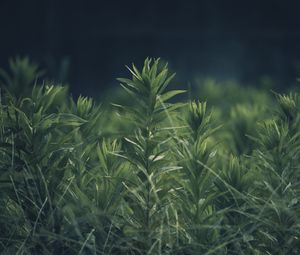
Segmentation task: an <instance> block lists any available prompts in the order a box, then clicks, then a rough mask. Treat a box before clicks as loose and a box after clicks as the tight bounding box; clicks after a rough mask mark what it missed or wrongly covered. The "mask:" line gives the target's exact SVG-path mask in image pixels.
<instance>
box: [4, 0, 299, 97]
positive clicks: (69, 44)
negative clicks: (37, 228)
mask: <svg viewBox="0 0 300 255" xmlns="http://www.w3.org/2000/svg"><path fill="white" fill-rule="evenodd" d="M299 13H300V1H296V0H294V1H293V0H286V1H282V0H281V1H279V0H264V1H262V0H251V1H230V0H227V1H217V0H209V1H208V0H207V1H202V0H194V1H192V0H190V1H189V0H186V1H180V0H172V1H169V0H165V1H164V0H160V1H156V0H152V1H141V0H140V1H137V0H135V1H121V0H120V1H117V0H107V1H101V0H99V1H79V0H73V1H61V0H60V1H59V0H27V1H24V0H9V1H6V0H1V1H0V35H1V36H0V66H1V67H2V68H3V67H4V68H6V67H7V65H8V59H9V58H11V57H15V56H28V57H29V58H30V59H31V60H33V61H34V62H36V63H38V64H39V65H40V66H41V67H42V68H43V69H45V70H47V75H48V76H49V77H51V78H52V79H54V80H55V81H58V82H63V83H65V82H67V83H68V84H70V90H71V92H72V93H73V95H79V94H82V95H94V96H95V95H99V96H101V94H103V93H105V91H107V90H108V89H110V88H113V87H114V86H117V85H118V82H117V81H116V80H115V78H117V77H120V76H128V72H127V70H126V69H125V67H124V65H131V63H132V62H134V63H136V64H137V65H141V64H142V62H143V60H144V59H145V57H147V56H150V57H161V58H162V59H164V60H166V61H168V62H169V64H170V67H171V69H172V70H173V71H176V72H177V83H183V84H184V86H186V84H188V83H189V82H191V83H193V80H194V79H195V78H196V77H198V78H199V77H200V78H201V77H204V78H205V77H213V78H214V79H217V80H235V81H237V82H239V83H242V84H254V85H256V86H260V84H261V83H262V81H265V80H266V79H267V80H270V81H272V82H273V83H274V84H275V86H277V87H278V88H285V87H288V86H291V85H292V84H293V83H295V81H296V78H297V77H300V28H299V25H300V15H299ZM184 86H183V87H184Z"/></svg>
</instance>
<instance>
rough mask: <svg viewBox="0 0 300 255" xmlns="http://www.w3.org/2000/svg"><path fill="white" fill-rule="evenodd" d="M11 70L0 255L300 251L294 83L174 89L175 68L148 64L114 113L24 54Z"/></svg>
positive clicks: (1, 108)
mask: <svg viewBox="0 0 300 255" xmlns="http://www.w3.org/2000/svg"><path fill="white" fill-rule="evenodd" d="M10 66H11V70H10V72H4V71H3V70H2V71H1V102H0V191H1V193H0V254H3V255H4V254H91V255H95V254H182V255H183V254H247V255H248V254H249V255H250V254H272V255H274V254H300V202H299V197H300V169H299V168H300V150H299V146H300V114H299V107H300V97H299V95H298V94H297V93H296V92H293V93H292V92H291V93H288V94H276V93H275V92H273V93H272V92H269V91H266V90H263V89H255V88H250V87H239V86H238V85H236V84H234V83H228V84H226V83H224V84H218V83H217V82H214V81H212V80H205V81H201V82H200V83H201V84H200V85H201V86H194V87H193V91H192V93H191V92H190V93H185V91H184V90H170V89H169V87H170V86H171V85H170V84H171V83H172V79H173V77H174V75H173V74H171V73H169V71H168V67H167V65H162V64H161V62H160V60H158V59H157V60H152V59H146V61H145V63H144V66H143V67H142V69H141V70H138V69H137V68H136V67H135V66H134V65H133V66H132V68H128V69H129V72H130V73H131V76H132V77H131V78H130V79H127V78H121V79H119V81H120V83H121V86H122V87H123V90H124V91H125V92H126V93H127V96H125V98H126V99H124V95H123V98H118V97H116V98H115V99H114V100H115V102H114V103H113V104H112V105H111V106H110V107H108V108H107V107H104V106H101V107H100V106H99V105H98V104H97V103H95V102H94V101H93V100H92V99H91V98H86V97H79V98H78V99H76V100H74V99H73V98H72V97H70V96H69V94H68V88H67V87H64V86H57V85H53V84H52V83H51V82H50V81H47V80H45V79H43V81H42V82H40V81H39V80H40V79H38V76H39V75H41V73H40V72H39V69H38V68H37V67H36V66H35V65H33V64H31V63H30V62H29V61H28V60H27V59H17V60H15V61H12V62H11V63H10ZM40 83H42V84H40ZM179 94H181V96H179ZM183 94H190V99H189V100H182V101H183V102H180V100H178V98H182V95H183ZM176 96H177V100H175V101H174V99H173V98H174V97H176ZM197 97H198V98H200V99H201V100H203V101H198V99H197ZM205 101H207V102H208V103H206V102H205ZM120 102H124V103H122V104H121V103H120ZM211 106H212V107H213V108H212V110H211V108H210V107H211Z"/></svg>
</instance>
